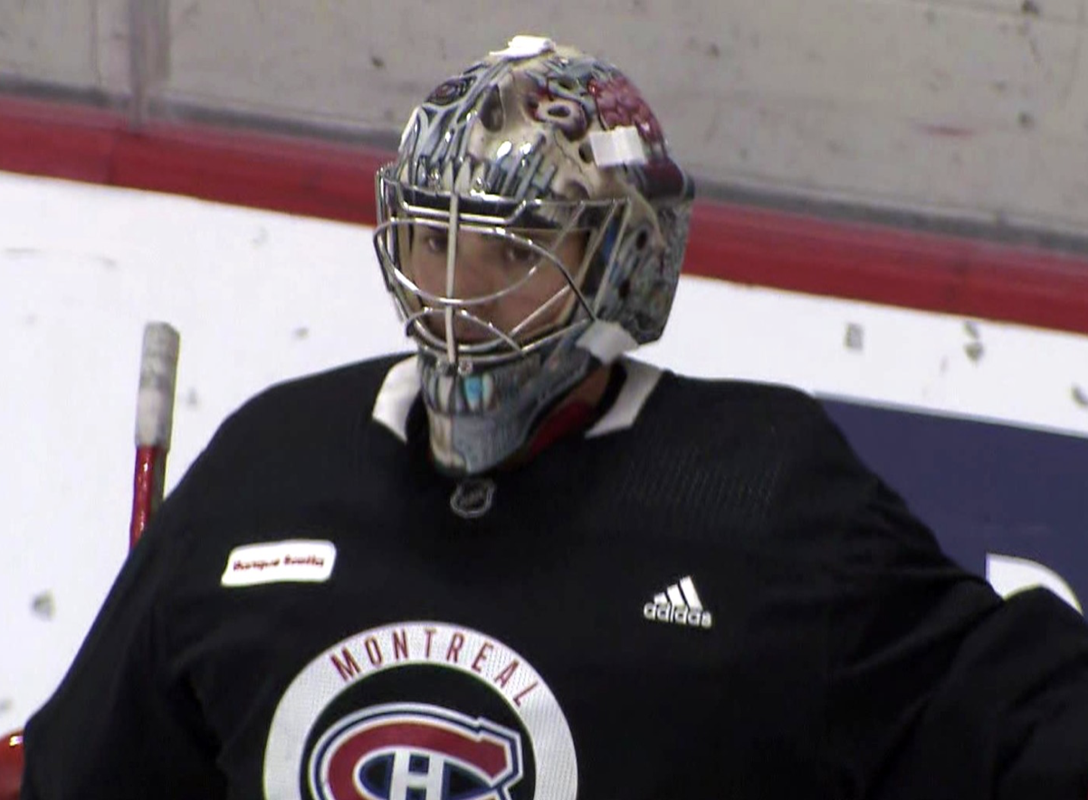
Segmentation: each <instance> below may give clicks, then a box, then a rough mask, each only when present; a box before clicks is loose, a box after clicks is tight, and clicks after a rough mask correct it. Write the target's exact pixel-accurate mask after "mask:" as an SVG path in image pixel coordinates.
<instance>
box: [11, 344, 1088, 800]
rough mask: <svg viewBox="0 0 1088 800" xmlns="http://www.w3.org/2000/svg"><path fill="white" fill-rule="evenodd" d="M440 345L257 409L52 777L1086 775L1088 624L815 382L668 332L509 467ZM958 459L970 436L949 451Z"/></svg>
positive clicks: (232, 426)
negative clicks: (495, 451)
mask: <svg viewBox="0 0 1088 800" xmlns="http://www.w3.org/2000/svg"><path fill="white" fill-rule="evenodd" d="M418 381H419V378H418V373H417V371H416V366H415V363H414V359H407V360H398V359H391V358H390V359H382V360H377V361H371V362H367V363H363V364H358V365H353V366H350V367H346V368H343V369H339V370H336V371H332V372H329V373H325V374H322V375H318V376H313V377H309V378H306V379H302V380H299V381H295V382H291V383H287V384H283V385H280V386H277V387H274V388H272V389H270V390H268V391H266V392H264V393H263V394H261V395H260V396H258V397H257V398H255V399H254V400H252V401H250V402H249V403H248V404H246V405H245V406H244V407H243V408H242V409H240V410H239V411H238V412H236V413H235V414H234V415H233V416H232V417H231V418H229V419H228V420H227V421H226V422H225V423H224V425H223V426H222V427H221V429H220V430H219V432H218V433H217V434H216V436H215V437H214V439H213V440H212V442H211V443H210V444H209V446H208V447H207V449H206V450H205V451H204V453H203V454H202V455H201V456H200V457H199V459H198V460H197V461H196V462H195V463H194V465H193V466H192V468H191V469H190V470H189V472H188V474H187V475H186V476H185V478H184V479H183V480H182V482H181V483H180V484H179V486H178V488H177V489H176V490H175V491H174V492H173V493H172V494H171V495H170V496H169V497H168V498H167V500H166V502H165V503H164V505H163V506H162V508H161V510H160V512H159V513H158V515H157V517H156V518H155V519H154V520H153V521H152V523H151V525H150V527H149V528H148V530H147V532H146V533H145V535H144V537H143V539H142V540H141V542H140V543H139V545H138V546H137V547H136V548H135V550H134V551H133V553H132V554H131V555H130V557H129V559H128V560H127V562H126V563H125V565H124V567H123V570H122V572H121V574H120V576H119V578H118V579H117V581H116V583H115V585H114V587H113V589H112V591H111V593H110V595H109V597H108V599H107V601H106V603H105V605H104V607H103V609H102V611H101V612H100V615H99V617H98V619H97V621H96V623H95V624H94V626H93V628H92V630H91V632H90V634H89V635H88V637H87V639H86V641H85V643H84V645H83V647H82V649H81V651H80V653H79V655H78V656H77V658H76V661H75V663H74V665H73V666H72V668H71V670H70V672H69V674H68V675H67V676H66V678H65V680H64V681H63V683H62V685H61V686H60V688H59V689H58V691H57V692H56V694H55V695H54V697H53V698H52V699H51V700H50V701H49V703H48V704H47V705H46V706H45V707H44V708H43V709H42V710H41V711H40V712H39V713H38V714H37V715H36V716H35V717H34V718H33V719H32V720H31V722H30V724H29V725H28V728H27V731H26V744H27V759H28V768H27V775H26V781H25V788H24V793H23V797H24V799H25V800H77V799H78V800H97V799H98V798H103V799H105V798H109V799H110V800H128V799H129V798H132V799H133V800H135V798H141V799H143V798H155V800H174V799H175V798H176V799H177V800H183V799H184V800H193V799H194V798H202V799H203V800H214V799H215V798H231V800H243V799H245V800H253V799H255V798H274V800H349V799H354V798H368V800H575V799H576V798H580V799H581V800H686V799H688V798H697V797H698V798H703V797H713V798H722V800H725V798H729V799H730V800H768V799H769V798H783V799H784V800H798V799H799V798H842V799H844V800H845V799H851V798H877V799H879V800H893V799H898V798H926V800H937V799H939V798H956V800H970V799H971V798H992V797H1000V798H1030V799H1031V800H1049V798H1055V799H1056V798H1078V799H1079V800H1083V798H1085V797H1086V796H1088V636H1086V630H1085V625H1084V623H1083V621H1082V619H1081V618H1080V617H1079V615H1077V614H1076V613H1075V612H1073V611H1072V610H1071V609H1069V608H1068V607H1066V606H1065V604H1064V603H1061V602H1060V601H1058V600H1057V599H1055V598H1053V597H1052V596H1051V595H1049V594H1048V593H1046V592H1043V591H1034V592H1027V593H1024V594H1022V595H1019V596H1017V597H1016V598H1015V599H1013V600H1010V601H1007V602H1006V601H1003V600H1001V599H1000V598H999V597H998V596H996V595H995V593H994V592H993V591H992V590H991V588H990V587H989V585H988V584H987V583H986V582H985V581H983V580H982V579H980V578H979V577H977V576H975V575H972V574H969V573H967V572H965V571H964V570H962V569H961V568H960V567H958V566H957V565H956V564H954V563H953V562H951V561H950V560H949V559H948V558H946V557H945V556H944V555H943V554H942V553H941V551H940V549H939V548H938V546H937V544H936V542H935V539H934V537H933V536H932V534H931V533H930V532H929V531H928V530H927V529H926V528H925V527H924V526H922V525H921V524H920V523H919V522H918V521H916V519H915V518H914V517H912V516H911V514H910V513H909V511H908V510H907V509H906V508H905V506H904V504H903V502H902V501H901V500H900V499H899V498H898V497H897V495H896V494H895V493H894V492H893V491H892V490H890V489H889V488H888V487H886V486H885V485H884V484H883V483H882V482H881V480H880V479H879V478H878V477H877V476H875V475H874V474H872V473H871V472H870V471H869V470H868V469H867V468H866V467H865V466H864V465H863V464H861V463H860V462H859V460H858V459H857V458H856V457H855V455H854V454H853V453H852V451H851V449H850V447H849V446H848V444H847V443H846V442H845V441H844V439H843V437H842V435H841V434H840V432H839V431H838V430H837V429H836V428H835V426H834V425H833V424H832V423H831V422H830V421H829V420H828V418H827V417H826V416H825V415H824V413H823V411H822V409H821V406H820V405H819V403H818V402H817V401H816V400H814V399H812V398H811V397H809V396H807V395H805V394H803V393H801V392H798V391H795V390H791V389H788V388H784V387H777V386H769V385H759V384H753V383H744V382H734V381H702V380H694V379H689V378H684V377H680V376H677V375H675V374H672V373H669V372H661V371H659V370H657V369H655V368H652V367H650V366H647V365H644V364H640V363H638V362H635V361H630V360H627V361H623V362H621V364H620V365H619V369H618V370H616V371H615V374H614V380H613V382H612V384H611V386H610V389H609V392H608V398H607V403H606V404H605V410H604V411H603V413H601V414H600V415H599V416H598V417H597V418H595V419H594V420H592V421H591V424H590V425H589V427H588V428H584V429H582V430H580V431H578V432H576V433H572V434H570V435H567V436H565V437H562V438H560V439H559V440H557V441H555V442H554V443H552V444H551V445H550V446H549V447H547V448H546V449H544V450H543V451H542V452H540V453H539V454H537V455H536V457H534V458H532V459H531V460H528V461H526V462H525V463H521V464H519V465H517V466H516V467H513V468H508V469H504V470H497V471H495V472H494V473H492V474H489V475H487V476H484V477H480V478H473V479H464V480H458V479H455V478H451V477H446V476H444V475H442V474H440V473H439V472H438V471H437V470H436V469H435V468H434V467H433V466H432V464H431V463H430V461H429V457H428V443H427V425H426V414H425V410H424V409H423V408H422V404H421V401H420V400H419V399H418V389H419V385H418ZM934 468H935V469H939V465H934Z"/></svg>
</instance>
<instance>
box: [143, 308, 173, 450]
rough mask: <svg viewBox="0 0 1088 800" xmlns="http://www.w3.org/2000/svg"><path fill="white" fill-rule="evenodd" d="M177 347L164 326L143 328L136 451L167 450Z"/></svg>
mask: <svg viewBox="0 0 1088 800" xmlns="http://www.w3.org/2000/svg"><path fill="white" fill-rule="evenodd" d="M179 343H180V337H179V336H178V332H177V331H176V330H174V329H173V328H172V327H170V326H169V325H168V324H166V323H165V322H149V323H148V324H147V326H146V327H145V328H144V343H143V352H142V354H141V356H140V389H139V392H138V393H137V395H136V446H137V447H146V446H151V447H162V448H163V449H166V450H168V449H169V448H170V431H171V429H172V427H173V420H174V389H175V384H176V382H177V372H178V347H179Z"/></svg>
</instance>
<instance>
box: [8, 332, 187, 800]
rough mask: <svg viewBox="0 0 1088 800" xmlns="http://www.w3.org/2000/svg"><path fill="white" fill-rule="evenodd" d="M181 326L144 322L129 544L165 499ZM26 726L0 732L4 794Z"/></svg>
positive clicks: (19, 772)
mask: <svg viewBox="0 0 1088 800" xmlns="http://www.w3.org/2000/svg"><path fill="white" fill-rule="evenodd" d="M179 344H180V337H179V336H178V332H177V331H176V330H174V329H173V328H172V327H170V326H169V325H167V324H166V323H164V322H150V323H148V324H147V325H146V326H145V327H144V340H143V350H142V353H141V355H140V388H139V391H138V392H137V396H136V474H135V476H134V478H133V487H132V520H131V522H130V524H129V547H130V548H131V547H135V545H136V542H137V541H138V540H139V538H140V534H142V533H143V531H144V528H145V527H146V526H147V523H148V521H149V520H150V519H151V515H152V514H153V513H154V512H155V509H157V508H158V506H159V503H161V502H162V497H163V490H164V486H163V478H164V477H165V474H166V454H167V453H168V452H169V450H170V434H171V431H172V429H173V424H174V394H175V387H176V384H177V369H178V345H179ZM23 763H24V762H23V736H22V731H12V732H11V733H7V734H4V735H3V737H0V800H18V797H19V792H20V787H21V784H22V776H23Z"/></svg>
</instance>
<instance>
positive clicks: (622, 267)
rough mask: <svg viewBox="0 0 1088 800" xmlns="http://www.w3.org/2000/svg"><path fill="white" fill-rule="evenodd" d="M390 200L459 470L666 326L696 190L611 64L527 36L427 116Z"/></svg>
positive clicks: (410, 313)
mask: <svg viewBox="0 0 1088 800" xmlns="http://www.w3.org/2000/svg"><path fill="white" fill-rule="evenodd" d="M377 192H378V227H377V230H376V232H375V237H374V241H375V246H376V249H377V252H378V258H379V261H380V262H381V265H382V270H383V272H384V275H385V280H386V285H387V286H388V288H389V291H390V292H391V293H392V295H393V297H394V300H395V302H396V305H397V308H398V310H399V312H400V315H401V318H402V319H403V321H404V323H405V325H406V329H407V332H408V334H409V335H410V336H411V337H412V338H413V339H414V340H415V342H416V344H417V346H418V349H419V354H420V358H419V364H420V379H421V385H422V393H423V398H424V401H425V403H426V407H427V412H428V414H427V416H428V419H429V423H430V440H431V451H432V454H433V456H434V459H435V461H436V463H437V465H438V467H439V468H440V469H443V470H444V471H446V472H449V473H451V474H455V475H475V474H480V473H483V472H486V471H488V470H489V469H491V468H493V467H495V466H497V465H498V464H501V463H502V462H503V461H505V460H507V459H508V458H509V457H510V456H512V455H513V454H515V453H517V452H518V451H519V450H520V449H521V448H522V447H523V446H524V445H525V444H526V443H527V442H528V441H529V440H530V439H531V437H532V434H533V432H534V430H535V428H536V425H537V424H538V423H539V422H540V421H541V419H542V418H543V417H544V416H545V415H546V414H547V412H548V411H549V410H550V409H552V408H554V407H555V405H556V404H557V403H558V402H560V401H561V400H562V398H563V397H564V396H565V395H566V394H567V393H568V392H569V391H570V390H571V389H572V388H573V387H574V386H576V385H577V384H578V383H579V382H580V381H581V380H582V379H583V378H585V377H586V376H587V375H588V374H589V372H590V370H591V369H592V368H593V367H594V366H595V365H597V364H603V363H608V362H610V361H612V360H613V359H615V358H616V357H617V356H618V355H619V354H620V353H622V352H624V351H626V350H630V349H633V348H634V347H636V346H638V345H640V344H644V343H646V342H651V341H653V340H655V339H657V338H658V337H659V336H660V335H661V332H662V330H663V329H664V327H665V321H666V319H667V318H668V315H669V309H670V307H671V305H672V299H673V295H674V294H675V291H676V285H677V281H678V278H679V272H680V263H681V260H682V258H683V254H684V248H685V245H686V242H687V232H688V221H689V216H690V208H691V200H692V195H693V187H692V183H691V181H690V179H689V178H688V176H687V175H686V174H685V173H684V172H683V170H681V169H680V167H679V166H677V164H676V163H675V162H674V161H673V160H672V159H671V158H670V156H669V154H668V152H667V150H666V145H665V139H664V136H663V135H662V131H661V128H660V126H659V125H658V122H657V119H656V118H655V117H654V115H653V113H652V112H651V111H650V109H649V107H648V106H647V105H646V103H645V102H644V101H643V100H642V98H641V96H640V95H639V93H638V91H637V90H636V89H635V88H634V86H632V85H631V83H630V82H629V81H628V80H627V79H626V78H625V77H624V76H623V75H622V74H621V73H620V72H619V71H617V70H616V69H615V68H614V67H612V66H610V65H608V64H606V63H604V62H601V61H599V60H597V59H595V58H592V57H590V56H587V55H585V54H583V53H581V52H579V51H577V50H574V49H572V48H568V47H562V46H556V45H554V44H553V43H551V42H550V41H548V40H544V39H537V38H535V37H516V38H515V39H514V40H512V41H511V43H510V45H509V47H508V48H507V49H506V50H504V51H501V52H498V53H492V54H491V55H490V56H488V57H487V58H485V59H484V60H482V61H480V62H479V63H476V64H474V65H473V66H471V67H469V68H468V69H467V70H466V71H465V72H464V73H462V74H461V75H459V76H457V77H455V78H452V79H450V80H448V81H446V82H445V83H443V84H442V85H440V86H439V87H438V88H437V89H435V90H434V91H433V92H432V93H431V95H430V96H429V97H428V98H427V99H426V100H425V101H424V102H423V104H422V105H420V106H419V107H418V108H416V109H415V111H414V112H413V113H412V116H411V118H410V120H409V122H408V125H407V126H406V128H405V130H404V134H403V136H402V138H401V144H400V148H399V150H398V155H397V160H396V161H395V162H394V163H392V164H388V165H386V166H385V167H383V168H382V169H381V170H379V172H378V176H377Z"/></svg>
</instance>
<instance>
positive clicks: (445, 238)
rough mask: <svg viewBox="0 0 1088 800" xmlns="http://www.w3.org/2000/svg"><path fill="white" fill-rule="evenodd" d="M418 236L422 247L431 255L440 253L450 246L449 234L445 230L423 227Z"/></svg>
mask: <svg viewBox="0 0 1088 800" xmlns="http://www.w3.org/2000/svg"><path fill="white" fill-rule="evenodd" d="M419 238H420V243H421V244H422V245H423V249H424V250H426V251H427V252H428V253H431V254H432V255H442V254H444V253H445V252H446V250H447V249H449V246H450V236H449V234H448V233H447V232H446V231H438V230H429V229H424V230H423V232H422V233H421V234H420V236H419Z"/></svg>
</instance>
